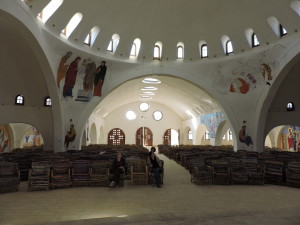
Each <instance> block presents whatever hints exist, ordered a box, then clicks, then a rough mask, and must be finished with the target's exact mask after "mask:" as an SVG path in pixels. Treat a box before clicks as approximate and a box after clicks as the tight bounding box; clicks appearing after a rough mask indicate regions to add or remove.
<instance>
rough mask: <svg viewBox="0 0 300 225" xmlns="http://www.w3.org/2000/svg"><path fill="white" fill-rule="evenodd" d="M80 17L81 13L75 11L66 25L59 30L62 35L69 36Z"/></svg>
mask: <svg viewBox="0 0 300 225" xmlns="http://www.w3.org/2000/svg"><path fill="white" fill-rule="evenodd" d="M81 19H82V14H81V13H79V12H78V13H76V14H75V15H74V16H73V17H72V18H71V19H70V21H69V23H68V24H67V26H66V27H65V28H64V29H63V30H62V31H61V34H62V37H65V38H69V36H70V35H71V34H72V32H73V31H74V30H75V28H76V27H77V26H78V24H79V23H80V21H81Z"/></svg>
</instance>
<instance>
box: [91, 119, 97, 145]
mask: <svg viewBox="0 0 300 225" xmlns="http://www.w3.org/2000/svg"><path fill="white" fill-rule="evenodd" d="M90 138H91V140H90V143H91V144H97V129H96V125H95V123H92V125H91V128H90Z"/></svg>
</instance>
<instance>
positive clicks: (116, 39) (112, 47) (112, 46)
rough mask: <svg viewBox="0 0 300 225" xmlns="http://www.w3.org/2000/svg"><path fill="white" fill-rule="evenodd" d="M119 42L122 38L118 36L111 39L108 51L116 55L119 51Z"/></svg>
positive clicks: (115, 35)
mask: <svg viewBox="0 0 300 225" xmlns="http://www.w3.org/2000/svg"><path fill="white" fill-rule="evenodd" d="M119 41H120V36H119V35H118V34H114V35H113V36H112V37H111V40H110V42H109V44H108V47H107V51H109V52H112V53H115V51H116V50H117V47H118V44H119Z"/></svg>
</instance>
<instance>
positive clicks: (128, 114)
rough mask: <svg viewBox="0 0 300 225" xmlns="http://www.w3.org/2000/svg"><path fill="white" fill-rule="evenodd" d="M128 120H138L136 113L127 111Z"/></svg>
mask: <svg viewBox="0 0 300 225" xmlns="http://www.w3.org/2000/svg"><path fill="white" fill-rule="evenodd" d="M126 118H127V119H128V120H135V118H136V114H135V112H133V111H131V110H130V111H127V113H126Z"/></svg>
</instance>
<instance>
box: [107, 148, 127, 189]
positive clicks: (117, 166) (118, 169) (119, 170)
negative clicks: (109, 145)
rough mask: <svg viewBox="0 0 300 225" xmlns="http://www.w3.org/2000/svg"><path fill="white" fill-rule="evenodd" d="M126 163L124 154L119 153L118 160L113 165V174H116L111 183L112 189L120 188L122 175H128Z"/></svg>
mask: <svg viewBox="0 0 300 225" xmlns="http://www.w3.org/2000/svg"><path fill="white" fill-rule="evenodd" d="M126 169H127V167H126V161H125V159H124V158H123V157H122V153H121V152H117V158H116V159H114V161H113V163H112V168H111V170H112V172H113V174H114V176H113V179H112V181H111V183H110V185H109V186H110V187H114V186H119V185H120V177H121V174H124V173H126Z"/></svg>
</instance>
